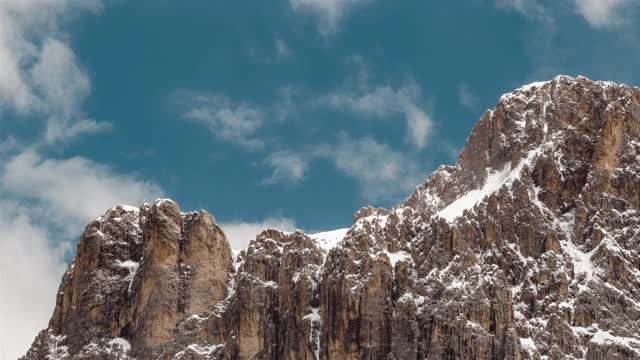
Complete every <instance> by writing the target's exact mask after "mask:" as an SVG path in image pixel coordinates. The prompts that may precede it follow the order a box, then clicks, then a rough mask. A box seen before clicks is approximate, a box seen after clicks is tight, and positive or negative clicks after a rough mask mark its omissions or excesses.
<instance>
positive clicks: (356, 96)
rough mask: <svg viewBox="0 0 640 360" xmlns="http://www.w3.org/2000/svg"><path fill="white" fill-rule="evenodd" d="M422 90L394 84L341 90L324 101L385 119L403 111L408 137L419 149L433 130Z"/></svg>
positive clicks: (334, 106) (326, 97)
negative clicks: (423, 102) (422, 101)
mask: <svg viewBox="0 0 640 360" xmlns="http://www.w3.org/2000/svg"><path fill="white" fill-rule="evenodd" d="M421 94H422V91H421V89H420V87H419V86H418V85H417V84H415V83H413V82H411V83H409V84H405V85H404V86H402V87H399V88H393V87H391V86H386V85H385V86H377V87H370V86H368V85H361V86H360V87H359V88H358V89H345V90H338V91H335V92H333V93H330V94H328V95H327V96H325V97H324V98H323V99H322V100H321V102H322V103H324V104H326V105H328V106H331V107H333V108H334V109H338V110H343V111H351V112H354V113H360V114H363V115H368V116H373V117H378V118H385V117H390V116H392V115H394V114H402V115H403V116H404V117H405V122H406V126H407V139H408V141H409V142H410V143H412V144H413V145H414V146H415V147H416V148H418V149H422V148H424V147H425V146H426V145H427V143H428V141H429V137H430V135H431V132H432V130H433V120H432V118H431V115H430V114H429V113H428V112H427V110H426V109H424V107H423V106H421V105H420V102H421V97H422V95H421Z"/></svg>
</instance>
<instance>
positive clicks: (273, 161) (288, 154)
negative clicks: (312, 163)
mask: <svg viewBox="0 0 640 360" xmlns="http://www.w3.org/2000/svg"><path fill="white" fill-rule="evenodd" d="M264 164H265V165H266V166H267V167H269V168H271V171H272V174H271V176H270V177H269V178H267V179H265V180H264V181H263V183H264V184H276V183H296V182H299V181H300V180H301V179H302V178H303V177H304V175H305V173H306V172H307V170H308V168H309V159H308V158H307V157H306V156H304V155H303V154H301V153H296V152H292V151H288V150H284V151H278V152H275V153H273V154H271V155H270V156H269V157H267V158H266V159H265V160H264Z"/></svg>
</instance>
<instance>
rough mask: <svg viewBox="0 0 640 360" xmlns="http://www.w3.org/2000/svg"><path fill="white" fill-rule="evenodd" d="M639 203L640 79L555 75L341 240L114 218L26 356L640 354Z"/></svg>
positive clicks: (165, 219)
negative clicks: (244, 237) (243, 242)
mask: <svg viewBox="0 0 640 360" xmlns="http://www.w3.org/2000/svg"><path fill="white" fill-rule="evenodd" d="M639 208H640V89H638V88H631V87H628V86H624V85H618V84H614V83H610V82H596V81H591V80H588V79H586V78H582V77H578V78H571V77H567V76H558V77H556V78H554V79H553V80H550V81H546V82H541V83H534V84H530V85H527V86H524V87H522V88H519V89H517V90H515V91H514V92H512V93H509V94H505V95H504V96H502V97H501V98H500V100H499V102H498V104H497V106H496V107H495V109H493V110H489V111H487V112H485V113H484V114H483V115H482V117H481V118H480V120H479V122H478V124H477V126H476V127H475V128H474V130H473V131H472V133H471V135H470V136H469V138H468V139H467V143H466V145H465V148H464V150H463V151H462V154H461V155H460V158H459V160H458V161H457V163H456V164H455V165H454V166H442V167H440V168H438V169H437V170H436V171H435V172H434V173H433V174H431V175H430V176H429V177H428V179H427V180H426V182H425V183H424V184H422V185H420V186H418V187H417V188H416V190H415V192H414V193H413V194H412V195H411V196H409V197H408V199H407V200H406V201H405V202H404V203H402V204H399V205H397V206H396V207H394V208H392V209H381V208H378V209H376V208H372V207H368V208H363V209H361V210H360V211H358V212H357V213H356V214H355V216H354V224H353V226H352V227H351V228H350V229H347V230H344V231H335V232H329V233H323V234H315V235H306V234H304V233H302V232H299V231H297V232H294V233H283V232H281V231H277V230H265V231H263V232H262V233H260V234H259V235H257V237H256V239H255V240H253V241H251V243H250V244H249V246H248V247H247V249H245V250H242V251H241V252H240V253H239V254H238V255H237V256H235V255H234V253H233V252H232V250H231V249H230V247H229V244H228V242H227V239H226V238H225V234H224V231H223V229H221V228H220V227H219V226H218V225H217V223H216V220H215V218H214V217H213V216H212V215H210V214H208V213H207V212H204V211H201V212H189V213H183V212H181V211H180V209H179V207H178V205H177V204H176V203H175V202H173V201H171V200H159V201H157V202H155V203H154V204H145V205H143V206H141V207H140V208H132V207H126V206H117V207H115V208H113V209H111V210H109V211H107V212H106V213H105V214H104V215H103V216H101V217H99V218H97V219H96V220H94V221H93V222H91V223H90V224H89V225H88V226H87V227H86V229H85V231H84V233H83V235H82V237H81V239H80V242H79V243H78V250H77V255H76V257H75V259H74V261H73V262H72V263H71V265H70V266H69V269H68V270H67V272H66V274H65V275H64V277H63V279H62V284H61V286H60V290H59V292H58V295H57V304H56V308H55V311H54V314H53V316H52V318H51V321H50V323H49V326H48V328H47V329H45V330H43V331H42V332H40V334H39V335H38V336H37V338H36V339H35V341H34V343H33V345H32V347H31V349H30V350H29V352H28V353H27V354H26V355H25V356H24V357H23V359H26V360H49V359H105V360H106V359H110V360H111V359H140V360H144V359H183V360H186V359H309V360H311V359H544V358H548V359H571V358H573V359H593V360H595V359H640V214H639ZM319 216H321V214H319ZM52 296H53V294H52Z"/></svg>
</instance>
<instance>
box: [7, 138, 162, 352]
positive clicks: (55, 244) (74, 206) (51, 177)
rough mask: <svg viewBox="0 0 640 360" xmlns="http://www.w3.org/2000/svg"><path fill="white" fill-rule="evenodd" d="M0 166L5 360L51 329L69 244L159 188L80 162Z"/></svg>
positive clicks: (23, 159) (22, 158)
mask: <svg viewBox="0 0 640 360" xmlns="http://www.w3.org/2000/svg"><path fill="white" fill-rule="evenodd" d="M2 160H3V161H4V164H3V165H2V167H0V254H2V257H0V293H1V294H2V297H1V298H0V322H1V323H2V326H1V327H0V338H1V339H3V341H2V344H3V345H2V346H0V358H3V359H4V358H6V359H10V358H11V359H15V358H17V357H19V356H21V355H23V354H24V353H25V352H26V350H27V348H28V347H29V345H30V343H31V341H33V339H34V337H35V335H36V334H37V333H38V331H39V330H41V329H43V328H45V327H46V326H47V321H48V320H49V317H50V316H51V313H52V310H53V306H54V303H55V298H56V295H55V294H56V289H57V288H58V285H59V282H60V279H61V276H62V273H63V271H64V267H65V264H64V260H63V254H64V251H65V250H69V242H68V241H67V240H68V239H71V238H72V237H74V236H77V235H78V234H79V233H80V232H81V231H82V228H83V227H84V226H85V225H86V223H87V222H88V220H90V219H91V218H94V217H96V216H98V215H100V214H102V213H103V212H104V211H105V210H106V209H108V208H111V207H113V206H114V205H116V204H119V203H125V204H134V205H138V204H140V203H142V202H144V201H150V200H153V199H154V198H156V197H158V196H160V195H161V194H162V190H161V189H160V187H159V186H157V185H155V184H153V183H149V182H145V181H141V180H139V179H136V178H135V177H132V176H127V175H120V174H117V173H115V172H114V171H113V170H112V169H111V168H109V167H107V166H104V165H101V164H98V163H95V162H93V161H91V160H88V159H85V158H82V157H72V158H67V159H46V158H43V157H42V156H41V155H40V154H38V153H37V152H36V151H35V150H25V151H23V152H20V153H18V154H16V155H11V156H10V155H5V157H3V158H2Z"/></svg>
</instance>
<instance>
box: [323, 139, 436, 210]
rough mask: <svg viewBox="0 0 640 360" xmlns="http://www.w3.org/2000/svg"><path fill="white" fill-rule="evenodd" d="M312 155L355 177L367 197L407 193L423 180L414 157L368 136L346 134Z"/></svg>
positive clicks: (385, 198) (371, 198) (383, 198)
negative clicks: (356, 136)
mask: <svg viewBox="0 0 640 360" xmlns="http://www.w3.org/2000/svg"><path fill="white" fill-rule="evenodd" d="M313 155H314V156H315V157H319V158H325V159H329V160H330V161H331V162H333V164H334V165H335V167H336V168H337V169H338V170H339V171H340V172H342V173H343V174H345V175H346V176H348V177H351V178H353V179H354V180H355V181H356V182H357V183H358V184H359V185H360V189H361V194H362V197H363V198H365V199H367V200H389V199H394V198H395V197H397V196H400V195H408V193H409V192H410V191H411V190H412V189H413V188H414V187H415V186H416V185H417V184H419V183H420V182H421V181H422V180H423V179H424V176H423V174H422V169H421V167H420V165H419V164H418V162H417V161H416V160H415V158H413V157H412V156H410V155H407V154H404V153H401V152H399V151H396V150H394V149H392V148H391V147H390V146H389V145H386V144H382V143H379V142H377V141H376V140H374V139H372V138H369V137H363V138H358V139H354V138H352V137H350V136H349V135H347V134H344V133H343V134H341V135H340V136H339V139H338V141H337V142H336V143H335V144H324V145H320V146H318V147H317V148H316V149H315V150H314V154H313Z"/></svg>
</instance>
